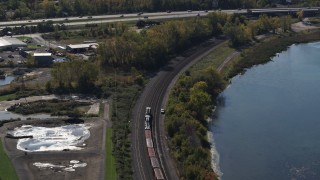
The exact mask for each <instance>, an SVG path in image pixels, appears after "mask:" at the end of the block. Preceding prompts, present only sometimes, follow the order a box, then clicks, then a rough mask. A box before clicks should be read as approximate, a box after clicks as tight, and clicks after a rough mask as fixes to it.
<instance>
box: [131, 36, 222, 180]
mask: <svg viewBox="0 0 320 180" xmlns="http://www.w3.org/2000/svg"><path fill="white" fill-rule="evenodd" d="M222 41H223V40H216V39H211V40H209V41H207V42H205V43H203V44H201V45H199V46H198V47H197V48H193V49H191V50H189V51H187V52H186V53H185V54H184V57H178V58H176V59H173V60H172V61H171V62H170V63H169V64H168V65H167V66H166V67H164V68H163V69H162V70H161V71H160V72H158V73H157V74H156V75H155V76H154V77H153V78H151V79H150V82H149V83H148V84H147V86H146V87H145V89H144V91H143V93H142V94H141V96H140V97H139V99H138V100H137V103H136V106H135V107H134V110H133V120H132V123H133V124H132V143H133V144H132V147H133V151H132V152H133V166H134V170H135V172H134V179H137V180H138V179H139V180H149V179H153V177H154V176H153V173H152V169H151V167H150V161H149V158H148V153H147V148H146V142H145V138H144V113H145V108H146V107H147V106H150V107H151V108H152V115H153V120H152V122H153V123H152V130H153V134H152V135H153V141H154V146H155V148H156V152H157V155H158V158H159V162H160V165H161V167H162V170H163V173H164V176H165V179H168V180H169V179H170V180H175V179H178V175H177V172H176V166H175V164H174V162H173V161H172V160H171V158H170V152H169V149H168V146H167V142H166V134H165V130H164V122H163V120H164V115H161V113H160V109H161V107H164V106H165V104H166V102H167V98H168V92H169V90H170V89H171V87H172V86H173V84H174V82H175V81H176V79H177V78H178V76H179V74H180V73H182V72H183V71H185V70H186V69H187V68H189V67H190V66H191V65H192V64H193V63H195V62H196V61H198V60H200V59H201V58H202V57H203V56H205V55H207V54H208V53H209V52H211V51H212V50H213V49H214V48H216V47H218V46H217V45H218V44H220V43H221V42H222Z"/></svg>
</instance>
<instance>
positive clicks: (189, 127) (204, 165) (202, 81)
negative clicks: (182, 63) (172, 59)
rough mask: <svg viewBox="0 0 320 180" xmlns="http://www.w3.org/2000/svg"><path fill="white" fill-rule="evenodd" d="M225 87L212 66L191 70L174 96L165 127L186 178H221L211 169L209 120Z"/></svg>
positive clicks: (171, 147) (180, 79) (177, 85)
mask: <svg viewBox="0 0 320 180" xmlns="http://www.w3.org/2000/svg"><path fill="white" fill-rule="evenodd" d="M224 87H225V82H224V81H223V80H222V78H221V77H220V75H219V74H218V73H217V72H216V71H215V67H208V68H206V69H203V70H201V71H199V70H197V71H193V70H189V71H188V73H185V74H184V75H182V76H181V77H180V78H179V80H178V81H177V83H176V85H175V86H174V88H173V90H172V92H171V94H170V100H169V103H168V107H167V113H166V119H165V126H166V130H167V132H168V136H169V146H170V149H171V150H172V155H173V157H174V158H175V159H176V160H177V164H178V165H177V167H178V169H179V172H180V178H182V179H217V176H216V175H215V173H214V172H213V171H212V168H211V154H210V151H209V149H210V142H208V138H207V131H208V128H207V126H208V125H207V121H206V119H207V118H208V117H209V116H210V114H211V109H213V106H214V104H215V99H216V97H217V95H218V94H219V93H220V92H221V91H222V90H223V89H224Z"/></svg>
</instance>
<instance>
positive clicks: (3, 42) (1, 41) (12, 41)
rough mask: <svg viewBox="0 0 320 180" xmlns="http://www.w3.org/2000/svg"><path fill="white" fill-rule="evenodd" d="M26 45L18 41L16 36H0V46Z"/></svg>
mask: <svg viewBox="0 0 320 180" xmlns="http://www.w3.org/2000/svg"><path fill="white" fill-rule="evenodd" d="M12 45H15V46H26V45H27V44H26V43H24V42H22V41H20V40H19V39H17V38H11V37H1V38H0V47H8V46H12Z"/></svg>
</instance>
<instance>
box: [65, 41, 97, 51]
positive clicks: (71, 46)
mask: <svg viewBox="0 0 320 180" xmlns="http://www.w3.org/2000/svg"><path fill="white" fill-rule="evenodd" d="M97 47H98V43H87V44H69V45H67V51H68V52H71V53H81V52H86V51H88V50H95V49H96V48H97Z"/></svg>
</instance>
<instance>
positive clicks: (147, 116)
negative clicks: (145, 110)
mask: <svg viewBox="0 0 320 180" xmlns="http://www.w3.org/2000/svg"><path fill="white" fill-rule="evenodd" d="M150 119H151V116H150V115H148V114H147V115H145V121H148V122H150Z"/></svg>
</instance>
